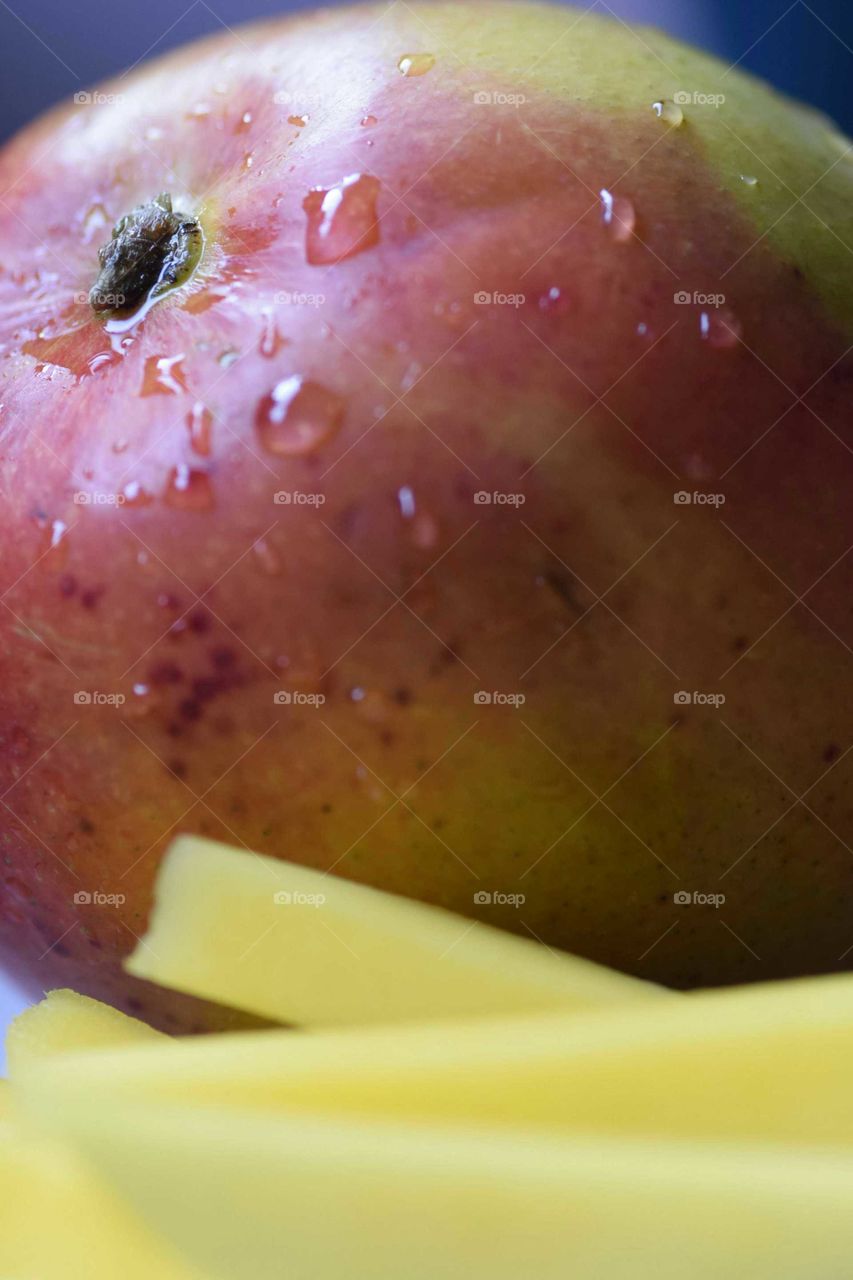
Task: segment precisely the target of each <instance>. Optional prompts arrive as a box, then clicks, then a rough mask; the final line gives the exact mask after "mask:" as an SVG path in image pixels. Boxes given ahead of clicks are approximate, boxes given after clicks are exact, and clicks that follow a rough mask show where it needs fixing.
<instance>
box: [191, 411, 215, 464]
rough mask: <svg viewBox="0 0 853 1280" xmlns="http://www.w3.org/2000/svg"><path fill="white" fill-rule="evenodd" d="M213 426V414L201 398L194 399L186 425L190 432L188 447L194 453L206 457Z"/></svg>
mask: <svg viewBox="0 0 853 1280" xmlns="http://www.w3.org/2000/svg"><path fill="white" fill-rule="evenodd" d="M212 426H213V414H212V413H211V412H210V410H209V409H208V407H207V405H205V404H203V403H202V402H201V400H196V402H195V404H194V405H193V407H192V408H191V409H190V411H189V413H188V414H187V427H188V429H189V433H190V448H191V449H193V451H194V452H195V453H199V454H201V455H202V456H203V457H205V458H206V457H207V456H208V455H209V453H210V433H211V428H212Z"/></svg>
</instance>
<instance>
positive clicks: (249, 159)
mask: <svg viewBox="0 0 853 1280" xmlns="http://www.w3.org/2000/svg"><path fill="white" fill-rule="evenodd" d="M254 163H255V157H254V154H253V153H252V152H251V151H247V152H246V154H245V155H244V156H243V168H244V169H251V167H252V165H253V164H254Z"/></svg>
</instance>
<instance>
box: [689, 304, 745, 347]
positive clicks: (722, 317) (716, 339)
mask: <svg viewBox="0 0 853 1280" xmlns="http://www.w3.org/2000/svg"><path fill="white" fill-rule="evenodd" d="M742 332H743V329H742V326H741V323H740V321H739V320H738V318H737V316H736V315H735V314H734V313H733V312H732V311H729V309H728V308H727V307H718V308H717V309H716V310H715V311H701V312H700V313H699V333H700V335H701V337H702V339H703V340H704V341H705V342H707V344H708V346H709V347H714V348H716V349H718V350H721V351H726V350H730V349H731V348H732V347H736V346H737V345H738V343H739V342H740V339H741V334H742Z"/></svg>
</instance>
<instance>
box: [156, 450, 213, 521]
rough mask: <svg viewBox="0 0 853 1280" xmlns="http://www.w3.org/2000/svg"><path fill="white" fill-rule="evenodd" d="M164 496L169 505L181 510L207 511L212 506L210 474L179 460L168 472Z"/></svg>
mask: <svg viewBox="0 0 853 1280" xmlns="http://www.w3.org/2000/svg"><path fill="white" fill-rule="evenodd" d="M165 498H166V501H167V502H168V504H169V506H170V507H178V508H180V510H182V511H209V510H210V508H211V507H212V506H213V486H212V485H211V483H210V476H209V475H208V474H207V472H206V471H199V470H197V469H196V468H195V467H188V466H187V465H186V463H184V462H181V463H179V464H178V466H177V467H173V468H172V470H171V472H170V474H169V482H168V484H167V485H166V492H165Z"/></svg>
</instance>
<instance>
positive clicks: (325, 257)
mask: <svg viewBox="0 0 853 1280" xmlns="http://www.w3.org/2000/svg"><path fill="white" fill-rule="evenodd" d="M379 186H380V184H379V179H378V178H373V177H371V176H370V175H369V174H365V173H351V174H350V175H349V176H348V177H346V178H344V180H343V182H340V183H338V185H337V186H335V187H329V188H328V189H327V190H326V189H323V188H321V187H317V188H315V189H314V190H312V191H309V193H308V195H307V196H306V197H305V199H304V200H303V201H302V208H303V209H304V210H305V212H306V214H307V215H308V228H307V232H306V238H305V252H306V256H307V258H308V261H309V262H310V263H311V264H312V266H318V265H321V264H323V263H327V262H340V261H341V259H342V258H348V257H350V256H351V255H352V254H354V253H361V252H362V251H363V250H364V249H369V248H371V246H373V245H375V244H378V243H379V222H378V219H377V217H376V200H377V197H378V195H379Z"/></svg>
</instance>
